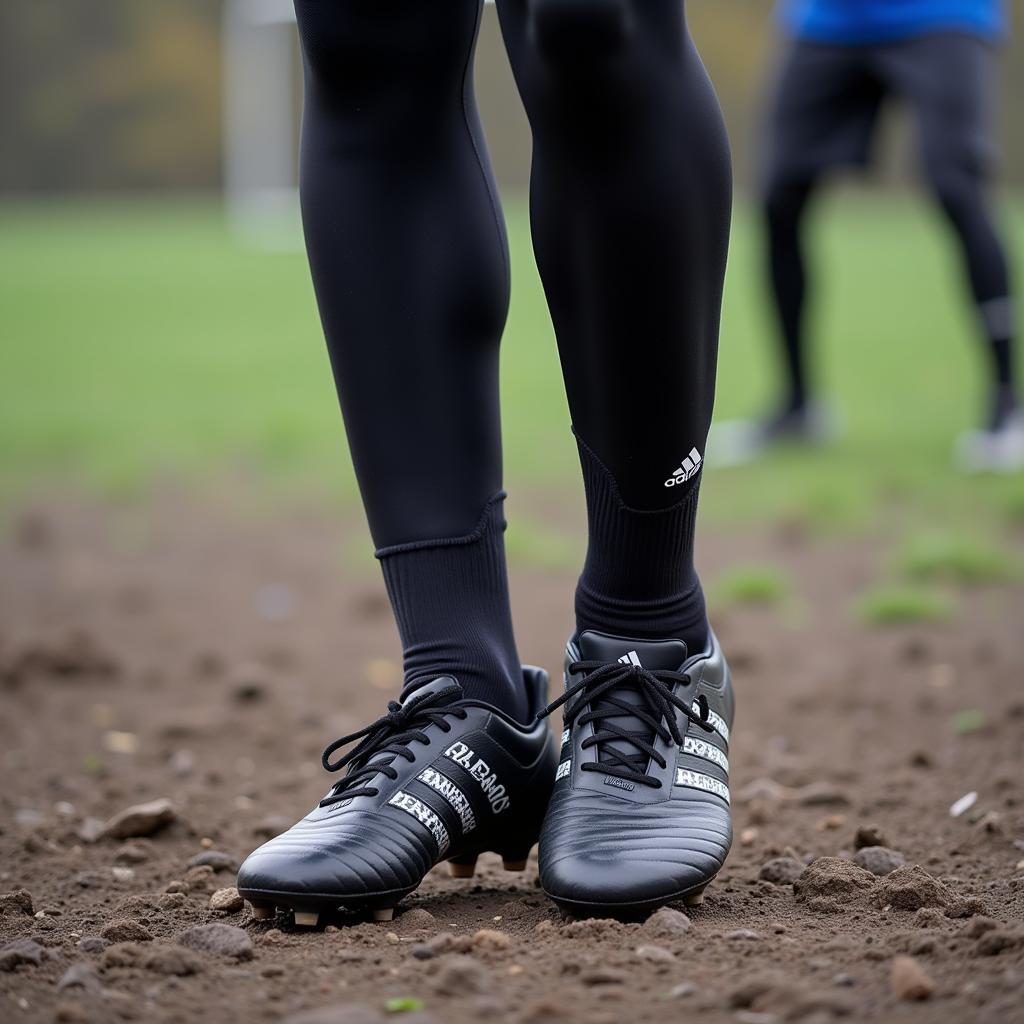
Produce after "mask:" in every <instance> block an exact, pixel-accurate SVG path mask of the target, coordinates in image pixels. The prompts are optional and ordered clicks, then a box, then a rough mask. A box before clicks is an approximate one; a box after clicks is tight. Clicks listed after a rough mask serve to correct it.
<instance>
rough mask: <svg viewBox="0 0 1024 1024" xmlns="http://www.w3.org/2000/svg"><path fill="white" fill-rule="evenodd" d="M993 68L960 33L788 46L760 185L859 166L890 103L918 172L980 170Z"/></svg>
mask: <svg viewBox="0 0 1024 1024" xmlns="http://www.w3.org/2000/svg"><path fill="white" fill-rule="evenodd" d="M996 71H997V49H996V47H995V46H994V45H993V44H992V43H989V42H986V41H985V40H983V39H981V38H978V37H975V36H970V35H965V34H961V33H939V34H935V35H928V36H921V37H918V38H915V39H909V40H902V41H900V42H896V43H886V44H879V45H874V46H834V45H827V44H822V43H814V42H810V41H807V40H796V41H794V42H793V43H791V44H790V46H789V48H788V50H787V51H786V53H785V55H784V57H783V60H782V66H781V68H780V73H779V77H778V82H777V84H776V87H775V90H774V94H773V97H772V100H771V106H770V109H769V114H768V118H767V129H768V139H767V146H766V163H765V176H766V178H767V183H768V184H769V185H778V184H785V183H788V182H792V181H806V180H809V179H813V178H815V177H816V176H818V175H819V174H820V173H822V172H823V171H827V170H830V169H832V168H834V167H850V166H853V167H863V166H864V165H866V164H867V163H868V161H869V158H870V155H871V143H872V140H873V138H874V134H875V126H876V124H877V122H878V113H879V110H880V109H881V106H882V103H883V102H884V101H885V100H887V99H890V98H892V99H896V100H899V101H903V102H905V103H906V104H907V105H908V106H909V108H910V111H911V114H912V116H913V119H914V122H915V125H916V130H917V141H918V147H919V152H920V157H921V163H922V165H923V167H924V170H925V172H926V174H929V175H931V174H934V173H936V172H943V171H949V170H951V169H953V168H962V169H966V170H969V171H972V172H974V173H986V172H987V171H988V170H989V169H990V168H991V166H992V164H993V162H994V161H995V158H996V146H995V141H994V140H995V131H994V128H993V125H992V120H993V114H994V108H995V94H996Z"/></svg>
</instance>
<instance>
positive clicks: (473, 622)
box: [377, 494, 526, 718]
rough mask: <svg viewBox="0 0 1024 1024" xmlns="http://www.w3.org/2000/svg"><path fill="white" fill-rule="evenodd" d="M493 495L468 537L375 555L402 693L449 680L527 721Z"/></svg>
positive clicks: (500, 517) (501, 521)
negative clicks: (399, 656)
mask: <svg viewBox="0 0 1024 1024" xmlns="http://www.w3.org/2000/svg"><path fill="white" fill-rule="evenodd" d="M504 497H505V495H504V494H498V495H495V497H494V498H492V499H491V500H490V501H489V502H488V503H487V505H486V506H485V507H484V510H483V512H482V514H481V516H480V520H479V522H478V523H477V526H476V527H475V528H474V529H473V531H471V532H470V533H468V534H465V535H463V536H459V537H450V538H442V539H439V540H436V541H424V542H416V543H412V544H400V545H395V546H392V547H388V548H382V549H380V550H379V551H378V552H377V557H378V559H380V563H381V569H382V571H383V573H384V583H385V585H386V587H387V591H388V597H389V598H390V600H391V607H392V609H393V610H394V614H395V622H396V623H397V625H398V632H399V635H400V637H401V640H402V647H403V661H404V669H405V685H406V688H409V687H415V686H417V685H418V684H421V683H424V682H428V681H429V680H431V679H435V678H436V677H437V676H440V675H452V676H454V677H455V678H456V679H458V681H459V682H460V683H461V684H462V688H463V690H464V691H465V692H466V695H467V696H472V697H476V698H477V699H480V700H484V701H487V702H488V703H491V704H495V705H496V706H498V707H500V708H502V709H504V710H506V711H508V712H509V713H510V714H512V715H514V716H515V717H517V718H522V717H523V716H524V715H525V714H526V699H525V694H524V691H523V683H522V669H521V667H520V664H519V656H518V654H517V652H516V646H515V640H514V637H513V632H512V615H511V610H510V607H509V598H508V570H507V567H506V563H505V545H504V536H503V531H504V529H505V517H504V514H503V510H502V502H503V499H504Z"/></svg>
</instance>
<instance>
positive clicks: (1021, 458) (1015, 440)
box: [954, 409, 1024, 473]
mask: <svg viewBox="0 0 1024 1024" xmlns="http://www.w3.org/2000/svg"><path fill="white" fill-rule="evenodd" d="M954 458H955V459H956V463H957V465H958V466H959V467H960V468H961V469H962V470H964V471H965V472H967V473H1019V472H1021V471H1022V470H1024V410H1021V409H1018V410H1017V411H1016V412H1014V413H1012V414H1011V415H1010V416H1008V417H1007V418H1006V421H1005V422H1004V423H1003V425H1002V426H1001V427H999V428H998V429H996V430H970V431H967V432H966V433H964V434H961V435H960V437H958V438H957V441H956V447H955V448H954Z"/></svg>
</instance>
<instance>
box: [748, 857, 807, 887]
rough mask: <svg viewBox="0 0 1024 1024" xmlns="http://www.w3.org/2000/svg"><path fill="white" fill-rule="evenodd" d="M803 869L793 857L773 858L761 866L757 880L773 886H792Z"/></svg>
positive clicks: (802, 865)
mask: <svg viewBox="0 0 1024 1024" xmlns="http://www.w3.org/2000/svg"><path fill="white" fill-rule="evenodd" d="M804 867H805V865H804V864H801V863H800V861H798V860H796V859H795V858H793V857H775V858H773V859H772V860H769V861H765V862H764V864H762V865H761V870H760V872H759V873H758V878H761V879H762V880H764V881H765V882H771V883H772V884H773V885H792V884H793V883H794V882H795V881H796V880H797V879H798V878H799V877H800V875H801V874H802V873H803V870H804Z"/></svg>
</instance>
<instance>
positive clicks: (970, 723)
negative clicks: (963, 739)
mask: <svg viewBox="0 0 1024 1024" xmlns="http://www.w3.org/2000/svg"><path fill="white" fill-rule="evenodd" d="M984 727H985V712H984V711H980V710H978V709H976V708H965V709H964V710H963V711H958V712H957V713H956V714H955V715H953V731H954V732H955V733H958V734H959V735H961V736H967V735H970V734H971V733H972V732H978V731H979V730H980V729H983V728H984Z"/></svg>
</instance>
